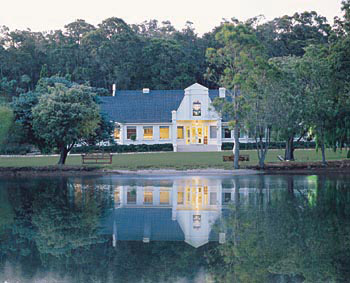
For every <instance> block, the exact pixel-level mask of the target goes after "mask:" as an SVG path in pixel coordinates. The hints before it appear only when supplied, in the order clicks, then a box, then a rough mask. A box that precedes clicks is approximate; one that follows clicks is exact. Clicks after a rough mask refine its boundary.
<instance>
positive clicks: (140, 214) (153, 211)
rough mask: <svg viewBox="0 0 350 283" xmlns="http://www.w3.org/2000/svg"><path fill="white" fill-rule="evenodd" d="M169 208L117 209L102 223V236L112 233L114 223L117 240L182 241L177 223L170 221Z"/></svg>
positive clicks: (181, 234) (182, 236)
mask: <svg viewBox="0 0 350 283" xmlns="http://www.w3.org/2000/svg"><path fill="white" fill-rule="evenodd" d="M171 215H172V210H171V208H118V209H116V210H115V211H114V213H111V214H110V215H108V217H106V218H105V219H104V220H103V221H102V227H101V228H102V229H101V230H100V233H102V234H112V233H113V227H114V224H113V222H114V221H115V224H116V227H115V228H116V230H115V232H116V233H117V240H120V241H142V239H143V237H149V238H150V239H151V240H152V241H184V239H185V237H184V234H183V232H182V230H181V227H180V225H179V224H178V222H177V221H173V220H172V219H171Z"/></svg>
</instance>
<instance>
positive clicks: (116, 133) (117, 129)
mask: <svg viewBox="0 0 350 283" xmlns="http://www.w3.org/2000/svg"><path fill="white" fill-rule="evenodd" d="M114 139H116V140H119V139H120V126H115V128H114Z"/></svg>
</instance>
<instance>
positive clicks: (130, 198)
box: [127, 189, 136, 204]
mask: <svg viewBox="0 0 350 283" xmlns="http://www.w3.org/2000/svg"><path fill="white" fill-rule="evenodd" d="M127 203H128V204H130V203H131V204H135V203H136V190H135V189H129V190H128V194H127Z"/></svg>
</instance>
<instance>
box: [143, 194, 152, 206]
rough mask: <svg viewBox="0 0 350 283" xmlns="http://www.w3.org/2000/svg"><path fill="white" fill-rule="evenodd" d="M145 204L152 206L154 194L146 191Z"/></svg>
mask: <svg viewBox="0 0 350 283" xmlns="http://www.w3.org/2000/svg"><path fill="white" fill-rule="evenodd" d="M143 202H144V203H145V204H152V203H153V192H150V191H145V192H144V199H143Z"/></svg>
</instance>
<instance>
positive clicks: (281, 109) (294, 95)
mask: <svg viewBox="0 0 350 283" xmlns="http://www.w3.org/2000/svg"><path fill="white" fill-rule="evenodd" d="M269 63H270V65H271V66H272V67H273V68H274V70H275V71H274V74H273V75H272V76H270V77H269V80H270V83H271V86H272V87H271V89H270V91H271V92H273V93H274V101H273V102H272V103H273V110H272V111H273V112H274V115H275V117H276V119H275V122H276V124H275V132H276V136H277V137H278V139H283V140H285V141H286V149H285V155H284V159H285V160H294V139H295V137H296V136H299V140H300V139H301V138H302V137H304V136H305V133H306V131H307V125H306V123H305V119H306V115H307V113H308V107H307V104H306V103H305V80H304V79H303V78H302V76H301V75H300V72H299V71H298V65H299V64H300V58H299V57H296V56H288V57H279V58H272V59H270V62H269Z"/></svg>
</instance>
